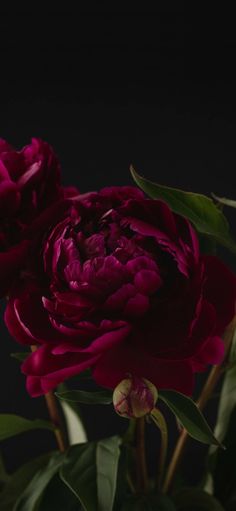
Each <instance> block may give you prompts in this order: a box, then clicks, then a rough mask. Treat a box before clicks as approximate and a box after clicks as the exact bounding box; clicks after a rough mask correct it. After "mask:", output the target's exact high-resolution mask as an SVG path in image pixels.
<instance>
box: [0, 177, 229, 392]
mask: <svg viewBox="0 0 236 511" xmlns="http://www.w3.org/2000/svg"><path fill="white" fill-rule="evenodd" d="M42 255H43V261H44V269H43V272H42V273H41V274H40V277H37V275H34V276H31V277H30V278H29V277H28V278H25V280H21V281H20V282H19V284H18V287H17V288H15V289H14V291H13V292H12V295H11V297H10V300H9V303H8V306H7V309H6V316H5V319H6V324H7V326H8V329H9V331H10V332H11V334H12V335H13V336H14V337H15V339H16V340H17V341H19V342H21V343H23V344H29V345H37V346H38V349H37V350H36V351H35V352H34V353H32V354H31V355H30V356H29V357H28V358H27V359H26V361H25V362H24V363H23V366H22V370H23V372H24V373H25V374H26V375H27V387H28V391H29V392H30V394H31V395H32V396H37V395H40V394H42V393H45V392H48V391H49V390H50V389H52V388H54V387H55V386H56V385H57V384H58V383H60V382H61V381H63V380H65V379H66V378H69V377H71V376H73V375H76V374H77V373H80V372H81V371H83V370H84V369H86V368H88V367H91V368H92V371H93V376H94V379H95V380H96V382H97V383H98V384H100V385H102V386H105V387H110V388H115V387H116V385H117V384H118V383H119V382H120V381H121V380H123V379H125V378H127V375H128V376H129V375H131V376H134V377H138V378H147V379H148V380H150V381H151V382H152V383H153V384H155V385H156V387H157V388H171V389H176V390H178V391H180V392H183V393H185V394H191V393H192V389H193V375H194V373H195V372H198V371H202V370H204V369H205V368H206V367H207V366H208V364H217V363H219V362H220V361H221V360H222V357H223V352H224V345H223V341H222V340H221V335H222V332H223V330H224V328H225V327H226V325H227V324H228V323H229V322H230V320H231V319H232V317H233V315H234V310H235V298H236V280H235V277H234V275H233V274H232V273H231V271H230V270H229V269H227V268H226V267H225V265H224V264H223V263H222V262H220V260H218V259H217V258H216V257H213V256H201V255H200V254H199V247H198V240H197V236H196V233H195V231H194V230H193V228H192V226H191V225H190V224H189V222H188V221H187V220H185V219H184V218H182V217H180V216H178V215H176V214H173V213H172V212H171V211H170V209H169V207H168V206H167V205H166V204H165V203H163V202H161V201H156V200H149V199H146V198H145V197H144V196H143V194H142V193H141V192H140V191H139V190H137V189H135V188H129V187H124V188H106V189H103V190H102V191H101V192H99V193H89V194H86V195H84V196H79V197H77V198H76V200H74V201H73V204H72V206H71V209H70V211H69V213H68V215H66V216H65V218H64V219H63V220H62V221H60V222H58V223H57V224H56V225H55V226H54V227H53V228H52V229H51V232H50V234H49V235H48V236H47V239H46V240H45V241H44V245H43V247H42Z"/></svg>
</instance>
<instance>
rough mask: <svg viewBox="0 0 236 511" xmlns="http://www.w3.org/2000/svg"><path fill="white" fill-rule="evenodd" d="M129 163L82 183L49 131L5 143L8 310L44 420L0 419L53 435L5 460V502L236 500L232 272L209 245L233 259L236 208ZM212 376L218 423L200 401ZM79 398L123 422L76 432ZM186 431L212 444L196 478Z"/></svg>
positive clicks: (0, 178) (219, 504) (168, 508)
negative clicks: (36, 448)
mask: <svg viewBox="0 0 236 511" xmlns="http://www.w3.org/2000/svg"><path fill="white" fill-rule="evenodd" d="M131 174H132V176H133V178H134V181H135V182H136V185H137V186H135V184H134V186H123V187H107V188H103V189H102V190H100V191H98V192H96V191H92V192H91V191H89V192H88V193H83V194H81V193H80V191H79V190H78V189H77V188H76V187H63V186H62V185H61V181H60V178H61V171H60V164H59V161H58V159H57V157H56V155H55V154H54V152H53V150H52V148H51V147H50V146H49V145H48V144H47V143H46V142H44V141H42V140H40V139H32V142H31V144H30V145H28V146H26V147H24V148H23V149H22V150H21V151H17V150H15V149H13V148H12V147H11V146H10V145H9V144H8V143H7V142H5V141H3V140H1V142H0V213H1V224H0V225H1V230H0V293H1V297H2V298H4V297H5V298H6V302H5V303H6V306H5V313H4V319H5V324H6V326H7V328H8V330H9V332H10V334H11V335H12V337H13V338H14V339H15V340H16V342H18V343H20V345H21V346H22V348H21V351H20V352H17V353H15V354H14V356H15V358H17V359H19V361H20V363H21V371H22V373H23V375H25V378H26V389H27V392H28V393H29V394H30V396H32V398H37V397H38V396H45V399H46V403H47V406H48V420H44V419H40V418H38V419H37V420H30V419H29V418H28V417H20V416H17V415H13V414H12V415H11V414H4V413H3V414H0V438H1V440H2V441H3V442H4V441H5V440H6V439H7V438H10V437H13V436H15V435H20V434H22V433H26V432H27V431H31V430H34V429H41V430H42V435H43V434H44V432H43V430H45V429H46V430H50V431H51V432H52V434H53V435H55V438H56V441H57V448H55V449H54V450H53V451H50V452H48V453H45V452H44V453H43V454H42V455H41V456H40V457H39V458H38V457H37V458H36V459H30V460H29V461H28V462H27V463H26V464H25V465H23V466H21V467H19V468H18V470H17V471H16V472H14V473H12V474H8V473H7V472H6V470H5V469H4V459H2V463H1V471H0V480H1V492H0V509H1V511H12V510H13V511H49V510H54V509H57V510H58V511H65V510H68V511H76V510H78V511H79V510H85V511H113V510H114V511H129V510H130V511H131V510H139V511H141V510H147V511H148V510H150V511H151V510H160V511H175V510H177V511H184V510H185V511H187V510H191V511H205V510H206V511H207V510H212V511H214V510H215V511H220V510H222V509H225V510H227V511H230V510H231V511H233V510H235V509H236V484H235V483H236V461H235V460H236V439H235V434H234V428H235V425H236V392H235V385H236V370H235V361H236V338H234V330H235V301H236V277H235V275H234V273H233V271H232V270H231V269H230V268H229V267H227V265H226V264H225V263H224V262H223V261H222V260H221V259H220V258H218V257H217V255H216V251H217V248H218V247H219V246H220V245H222V246H224V247H225V248H226V249H227V250H229V251H230V252H231V253H233V254H236V241H235V240H234V239H233V236H232V234H231V233H230V229H229V225H228V222H227V220H226V218H225V216H224V214H223V211H222V210H223V206H224V204H226V205H228V206H232V207H235V206H236V203H235V202H234V201H230V200H228V199H223V198H217V197H215V196H214V197H213V198H210V197H207V196H204V195H200V194H195V193H190V192H184V191H182V190H180V189H172V188H169V187H166V186H161V185H158V184H157V183H153V182H150V181H148V180H147V179H144V178H143V177H141V176H140V175H139V174H138V173H137V172H136V171H135V170H134V168H133V167H131ZM2 342H4V341H2ZM211 366H212V367H211ZM202 372H206V378H205V380H204V383H203V384H202V385H201V388H200V391H199V392H198V395H196V396H195V394H196V391H195V381H196V378H197V374H196V373H202ZM218 384H219V385H220V395H219V399H218V408H217V417H216V424H215V430H214V431H213V430H212V429H211V428H210V426H209V425H208V423H207V421H206V419H205V418H204V415H203V413H202V410H203V408H204V407H205V405H206V404H207V402H208V400H209V399H211V398H212V396H213V395H214V392H215V389H216V385H218ZM193 395H194V399H193V397H192V396H193ZM81 403H83V404H86V405H88V406H92V405H97V404H100V405H103V406H104V407H105V406H109V407H110V413H111V414H114V416H116V415H117V414H118V416H119V419H118V421H119V423H121V424H122V426H121V430H122V433H120V430H119V432H118V433H117V434H115V435H113V436H110V437H108V438H99V439H98V440H97V441H95V440H93V441H87V437H86V431H85V434H84V438H82V439H81V440H80V441H77V442H76V443H75V441H73V440H72V435H71V426H72V422H73V421H75V419H76V420H77V422H76V424H77V425H78V428H80V429H81V427H82V425H81V413H80V407H81ZM69 410H70V411H71V414H69V413H68V411H69ZM99 410H100V408H99ZM170 414H172V415H173V417H175V418H176V432H177V435H178V438H177V442H176V445H175V446H174V447H172V446H170V442H168V431H169V421H170ZM153 425H155V426H156V435H157V438H158V449H157V453H156V465H155V467H153V466H152V467H150V464H149V463H148V457H147V450H148V448H150V446H149V442H150V435H149V431H150V428H151V427H153ZM118 429H119V428H118ZM189 437H192V438H193V439H195V441H198V442H202V443H205V444H209V446H210V447H209V449H208V451H207V455H206V463H205V472H204V474H202V482H201V484H200V485H199V486H198V487H190V486H187V485H186V482H185V481H184V479H183V477H181V463H180V462H181V458H182V456H183V455H184V447H185V444H186V441H187V440H188V439H189ZM192 463H194V460H189V465H190V469H191V465H192Z"/></svg>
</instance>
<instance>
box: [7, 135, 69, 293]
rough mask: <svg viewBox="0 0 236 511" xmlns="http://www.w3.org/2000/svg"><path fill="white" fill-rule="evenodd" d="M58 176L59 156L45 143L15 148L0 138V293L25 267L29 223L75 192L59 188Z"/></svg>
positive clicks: (33, 142) (36, 141) (37, 140)
mask: <svg viewBox="0 0 236 511" xmlns="http://www.w3.org/2000/svg"><path fill="white" fill-rule="evenodd" d="M60 176H61V172H60V165H59V162H58V159H57V157H56V155H55V154H54V152H53V150H52V148H51V147H50V145H49V144H47V143H46V142H43V141H42V140H40V139H36V138H33V139H32V142H31V144H29V145H28V146H26V147H24V148H23V149H22V150H21V151H16V150H15V149H13V148H12V147H11V146H10V145H9V144H8V143H7V142H5V141H4V140H2V139H0V282H1V284H0V296H3V295H4V294H6V293H7V292H8V289H9V287H10V285H11V282H12V278H13V277H14V276H15V275H16V273H17V272H18V271H19V270H20V269H21V267H22V266H24V262H25V259H26V256H27V253H28V247H29V232H28V230H27V229H28V228H29V226H31V225H32V222H33V221H34V219H35V218H37V217H38V216H39V215H40V214H42V212H44V211H45V210H46V209H47V208H48V207H49V206H51V205H52V204H54V203H55V202H57V201H58V200H61V199H63V198H64V197H65V195H66V196H68V195H71V194H72V193H73V192H74V189H68V190H67V189H66V191H65V189H63V188H62V186H61V184H60V180H61V178H60ZM35 232H37V231H35V230H34V234H35Z"/></svg>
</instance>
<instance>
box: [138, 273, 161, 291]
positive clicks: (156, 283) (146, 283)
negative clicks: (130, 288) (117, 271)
mask: <svg viewBox="0 0 236 511" xmlns="http://www.w3.org/2000/svg"><path fill="white" fill-rule="evenodd" d="M161 283H162V280H161V277H160V275H158V274H157V273H156V272H155V271H150V270H141V271H139V272H138V273H137V274H136V275H135V278H134V285H135V287H136V288H137V289H138V291H140V293H142V294H144V295H152V294H153V293H155V292H156V291H157V290H158V289H159V287H160V286H161Z"/></svg>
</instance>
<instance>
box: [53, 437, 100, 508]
mask: <svg viewBox="0 0 236 511" xmlns="http://www.w3.org/2000/svg"><path fill="white" fill-rule="evenodd" d="M60 477H61V479H62V481H63V482H64V483H65V484H66V485H67V486H68V487H69V488H70V490H71V491H72V492H74V494H75V495H76V497H77V498H78V499H79V501H80V502H81V504H82V506H83V509H84V510H86V511H98V505H97V485H96V443H95V442H87V443H86V444H79V445H74V446H72V447H71V448H70V449H69V451H68V454H67V456H66V458H65V462H64V464H63V466H62V467H61V470H60Z"/></svg>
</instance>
